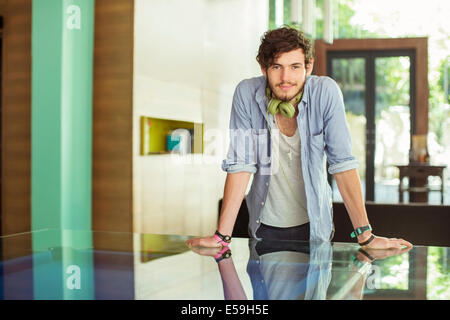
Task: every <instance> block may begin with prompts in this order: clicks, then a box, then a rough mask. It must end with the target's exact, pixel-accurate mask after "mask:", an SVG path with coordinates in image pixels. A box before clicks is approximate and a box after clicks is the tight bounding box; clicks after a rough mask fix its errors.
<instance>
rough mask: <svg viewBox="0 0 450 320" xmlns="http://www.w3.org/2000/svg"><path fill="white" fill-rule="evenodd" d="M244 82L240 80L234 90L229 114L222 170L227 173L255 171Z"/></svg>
mask: <svg viewBox="0 0 450 320" xmlns="http://www.w3.org/2000/svg"><path fill="white" fill-rule="evenodd" d="M244 92H245V82H243V81H241V82H240V83H239V84H238V85H237V87H236V90H235V92H234V95H233V103H232V107H231V116H230V130H229V134H230V144H229V147H228V152H227V157H226V159H224V160H223V161H222V170H223V171H226V172H227V173H235V172H242V171H247V172H250V173H255V172H256V171H257V167H256V158H255V146H254V141H255V139H254V130H253V129H252V126H251V115H250V111H249V109H250V105H249V103H247V105H246V103H245V99H244V96H243V93H244Z"/></svg>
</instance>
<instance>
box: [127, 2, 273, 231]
mask: <svg viewBox="0 0 450 320" xmlns="http://www.w3.org/2000/svg"><path fill="white" fill-rule="evenodd" d="M268 12H269V10H268V1H265V0H189V1H186V0H135V18H134V19H135V31H134V34H135V35H134V37H135V38H134V93H133V98H134V106H133V107H134V129H133V130H134V133H133V134H134V142H133V152H134V222H135V223H134V225H135V232H145V233H165V234H187V235H206V234H210V233H211V232H214V230H215V228H216V223H217V218H218V217H217V215H218V214H217V206H218V201H219V199H220V198H221V197H222V196H223V187H224V182H225V177H226V174H225V173H224V172H223V171H222V170H221V160H222V159H223V158H224V157H225V153H226V151H227V148H228V136H227V135H228V132H227V129H228V124H229V118H230V111H231V101H232V95H233V92H234V88H235V87H236V85H237V83H238V82H239V81H241V80H242V79H245V78H250V77H253V76H258V75H260V70H259V67H258V64H257V62H256V60H255V57H256V54H257V50H258V46H259V42H260V37H261V36H262V34H263V33H264V32H265V31H266V30H267V28H268ZM143 115H145V116H149V117H158V118H166V119H173V120H185V121H192V122H203V123H204V130H205V132H211V131H208V130H211V129H216V130H219V131H217V132H219V133H221V135H222V137H221V138H219V139H218V141H219V144H218V145H215V149H216V151H212V150H213V149H214V148H210V147H211V146H212V144H211V143H209V144H208V143H207V141H205V143H206V144H207V146H205V149H206V150H205V154H206V155H205V156H200V158H199V159H196V160H197V163H191V164H181V165H180V164H175V163H173V161H171V155H151V156H140V155H139V140H140V135H139V130H140V122H139V119H140V116H143ZM214 154H215V157H214ZM207 155H209V157H207ZM189 159H191V158H187V160H189ZM185 160H186V159H185ZM205 160H209V164H208V163H205ZM250 183H251V181H250ZM250 183H249V186H250ZM248 189H249V188H248ZM248 189H247V190H248Z"/></svg>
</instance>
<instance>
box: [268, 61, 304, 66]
mask: <svg viewBox="0 0 450 320" xmlns="http://www.w3.org/2000/svg"><path fill="white" fill-rule="evenodd" d="M296 65H303V63H301V62H294V63H291V64H290V66H296ZM272 66H281V67H282V66H283V65H282V64H279V63H274V64H272Z"/></svg>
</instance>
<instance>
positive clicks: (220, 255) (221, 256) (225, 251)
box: [214, 247, 231, 263]
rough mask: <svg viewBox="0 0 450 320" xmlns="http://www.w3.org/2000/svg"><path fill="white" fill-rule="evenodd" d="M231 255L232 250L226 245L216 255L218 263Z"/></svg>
mask: <svg viewBox="0 0 450 320" xmlns="http://www.w3.org/2000/svg"><path fill="white" fill-rule="evenodd" d="M229 257H231V250H230V248H228V247H224V248H223V249H222V250H221V251H220V252H219V253H218V254H217V255H216V256H215V257H214V259H215V260H216V262H217V263H219V262H220V261H222V260H223V259H228V258H229Z"/></svg>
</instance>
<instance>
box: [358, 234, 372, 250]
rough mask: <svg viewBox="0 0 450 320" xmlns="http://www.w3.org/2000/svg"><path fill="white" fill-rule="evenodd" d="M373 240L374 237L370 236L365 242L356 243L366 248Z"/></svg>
mask: <svg viewBox="0 0 450 320" xmlns="http://www.w3.org/2000/svg"><path fill="white" fill-rule="evenodd" d="M373 239H375V236H374V235H373V234H372V235H371V236H370V238H369V239H368V240H367V241H364V242H361V243H359V242H358V243H359V245H360V246H361V247H362V246H367V245H368V244H369V243H371V242H372V241H373Z"/></svg>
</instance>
